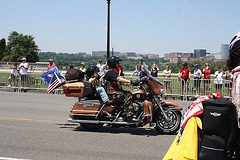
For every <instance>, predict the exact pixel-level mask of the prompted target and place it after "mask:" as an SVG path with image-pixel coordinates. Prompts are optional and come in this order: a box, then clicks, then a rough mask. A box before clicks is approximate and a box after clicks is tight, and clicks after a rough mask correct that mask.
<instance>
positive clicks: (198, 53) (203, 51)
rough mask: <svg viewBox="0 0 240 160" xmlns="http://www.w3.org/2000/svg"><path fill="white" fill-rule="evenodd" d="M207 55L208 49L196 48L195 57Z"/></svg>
mask: <svg viewBox="0 0 240 160" xmlns="http://www.w3.org/2000/svg"><path fill="white" fill-rule="evenodd" d="M205 56H206V49H194V53H193V58H198V59H199V58H200V57H205Z"/></svg>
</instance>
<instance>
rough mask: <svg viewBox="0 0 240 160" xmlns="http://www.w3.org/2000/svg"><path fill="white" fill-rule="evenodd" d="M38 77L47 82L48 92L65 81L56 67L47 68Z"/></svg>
mask: <svg viewBox="0 0 240 160" xmlns="http://www.w3.org/2000/svg"><path fill="white" fill-rule="evenodd" d="M40 78H41V79H42V80H43V81H44V82H46V83H47V84H48V89H47V92H48V93H49V94H50V93H52V92H53V91H54V90H55V89H56V88H58V87H59V86H61V85H62V84H64V82H65V77H64V76H63V74H62V73H61V72H60V71H59V70H58V68H57V67H53V68H51V69H49V70H47V71H46V72H45V73H43V75H41V77H40Z"/></svg>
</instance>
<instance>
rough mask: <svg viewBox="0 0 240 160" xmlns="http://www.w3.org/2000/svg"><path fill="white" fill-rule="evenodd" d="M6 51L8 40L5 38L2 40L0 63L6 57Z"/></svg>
mask: <svg viewBox="0 0 240 160" xmlns="http://www.w3.org/2000/svg"><path fill="white" fill-rule="evenodd" d="M5 49H6V40H5V38H2V39H1V40H0V61H1V60H2V58H3V56H4V52H5Z"/></svg>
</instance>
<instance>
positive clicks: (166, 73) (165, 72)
mask: <svg viewBox="0 0 240 160" xmlns="http://www.w3.org/2000/svg"><path fill="white" fill-rule="evenodd" d="M170 72H171V70H168V71H167V70H166V69H165V70H164V71H163V73H164V74H165V75H168V74H170ZM164 80H170V76H164Z"/></svg>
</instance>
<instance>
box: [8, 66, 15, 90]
mask: <svg viewBox="0 0 240 160" xmlns="http://www.w3.org/2000/svg"><path fill="white" fill-rule="evenodd" d="M7 65H8V67H9V68H10V69H11V76H10V77H9V78H8V81H9V86H8V87H11V82H13V84H14V87H13V88H15V77H16V76H17V62H14V63H13V67H11V66H10V65H9V64H8V62H7Z"/></svg>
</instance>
